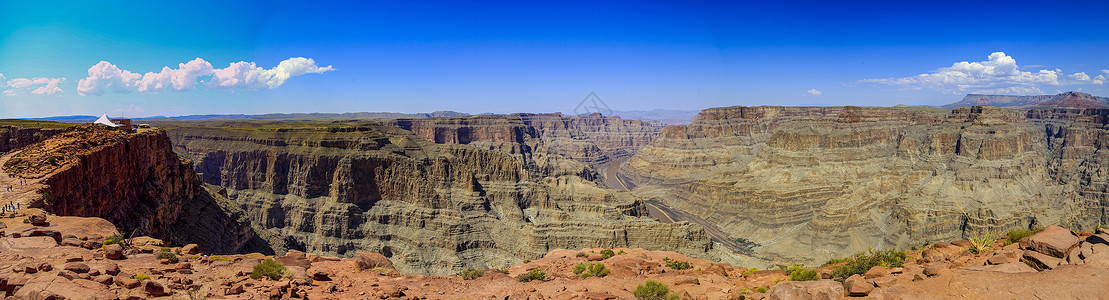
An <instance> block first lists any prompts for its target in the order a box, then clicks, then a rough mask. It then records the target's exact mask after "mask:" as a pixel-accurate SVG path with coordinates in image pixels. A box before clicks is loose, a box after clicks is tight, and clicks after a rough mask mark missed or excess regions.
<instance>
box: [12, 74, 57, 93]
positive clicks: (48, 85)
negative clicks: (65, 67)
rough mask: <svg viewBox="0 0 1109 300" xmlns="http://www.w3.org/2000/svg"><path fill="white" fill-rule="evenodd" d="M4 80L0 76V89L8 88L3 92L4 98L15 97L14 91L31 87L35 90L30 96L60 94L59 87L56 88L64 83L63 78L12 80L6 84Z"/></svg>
mask: <svg viewBox="0 0 1109 300" xmlns="http://www.w3.org/2000/svg"><path fill="white" fill-rule="evenodd" d="M4 79H5V78H4V75H3V74H0V87H5V86H6V87H7V88H9V89H7V90H4V95H5V96H15V95H17V93H16V90H19V89H25V88H31V87H35V89H34V90H33V91H31V94H35V95H54V94H61V93H62V89H61V88H60V87H58V85H59V84H61V83H62V82H63V81H65V78H46V77H37V78H12V79H10V80H8V81H7V82H4Z"/></svg>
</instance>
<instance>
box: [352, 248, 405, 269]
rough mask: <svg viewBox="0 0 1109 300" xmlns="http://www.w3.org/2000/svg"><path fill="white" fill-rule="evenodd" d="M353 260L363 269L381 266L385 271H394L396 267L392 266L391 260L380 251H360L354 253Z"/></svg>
mask: <svg viewBox="0 0 1109 300" xmlns="http://www.w3.org/2000/svg"><path fill="white" fill-rule="evenodd" d="M354 261H355V263H357V264H358V268H359V269H363V270H366V269H373V268H381V269H383V270H385V271H386V272H388V271H396V268H393V262H391V261H389V259H388V258H385V256H384V255H381V254H380V253H373V252H361V253H358V254H355V255H354Z"/></svg>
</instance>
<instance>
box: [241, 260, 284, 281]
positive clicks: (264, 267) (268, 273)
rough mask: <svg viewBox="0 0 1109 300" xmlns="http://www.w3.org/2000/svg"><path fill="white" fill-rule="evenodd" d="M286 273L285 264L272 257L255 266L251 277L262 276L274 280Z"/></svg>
mask: <svg viewBox="0 0 1109 300" xmlns="http://www.w3.org/2000/svg"><path fill="white" fill-rule="evenodd" d="M283 274H285V264H282V263H279V262H277V261H274V260H272V259H267V260H265V261H263V262H262V263H260V264H258V265H256V266H254V272H250V278H251V279H258V278H262V277H269V278H270V279H273V280H278V279H281V275H283Z"/></svg>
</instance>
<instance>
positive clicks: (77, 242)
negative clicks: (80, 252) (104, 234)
mask: <svg viewBox="0 0 1109 300" xmlns="http://www.w3.org/2000/svg"><path fill="white" fill-rule="evenodd" d="M58 244H59V245H62V246H69V247H82V246H84V245H85V241H82V240H81V239H78V238H73V237H71V238H64V239H62V242H61V243H58Z"/></svg>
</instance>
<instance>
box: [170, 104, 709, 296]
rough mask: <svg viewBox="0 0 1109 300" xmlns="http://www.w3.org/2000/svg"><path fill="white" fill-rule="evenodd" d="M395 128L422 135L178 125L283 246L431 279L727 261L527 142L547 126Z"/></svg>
mask: <svg viewBox="0 0 1109 300" xmlns="http://www.w3.org/2000/svg"><path fill="white" fill-rule="evenodd" d="M429 122H430V123H429ZM599 122H604V121H599ZM387 123H388V124H391V125H394V126H397V127H405V128H409V129H412V131H411V132H410V131H408V130H404V129H400V128H397V127H392V126H383V125H381V124H380V123H378V122H373V121H353V122H338V123H330V122H328V123H324V122H315V123H313V122H301V123H281V122H278V123H250V122H240V123H225V124H221V127H215V126H203V125H204V123H203V122H198V123H188V122H184V123H176V124H167V126H168V128H169V129H168V132H169V136H170V138H171V139H172V140H173V141H174V145H175V146H176V147H178V151H179V153H181V154H182V155H184V156H186V157H189V158H191V159H192V160H193V161H195V162H196V170H197V172H198V173H200V174H201V175H200V176H201V178H202V180H203V181H204V182H206V183H208V184H211V185H218V186H221V187H223V188H226V194H227V195H228V198H229V199H230V200H231V201H233V202H235V203H237V204H238V205H239V206H241V207H242V208H243V209H244V210H245V211H246V214H247V216H248V217H249V219H250V221H251V222H252V223H253V224H256V225H257V226H258V227H260V228H264V230H262V231H261V232H260V235H261V236H263V237H265V238H266V239H267V240H268V241H269V242H270V244H271V245H273V246H274V247H275V248H278V250H279V251H280V250H283V249H296V250H302V251H306V252H310V253H316V254H320V255H336V256H344V255H350V254H352V253H354V252H358V251H372V252H379V253H382V254H384V255H385V256H387V257H389V258H390V260H392V261H393V263H394V264H395V265H396V266H397V269H398V270H400V271H401V272H404V273H422V274H449V273H454V272H457V271H459V270H462V269H464V268H467V267H481V268H486V267H495V266H508V265H512V264H515V263H516V262H518V261H520V260H522V259H526V258H538V257H541V256H542V255H543V254H545V253H547V252H548V251H550V250H553V249H558V248H581V247H595V246H606V247H628V246H630V247H643V248H649V249H665V250H674V251H679V252H682V253H686V254H687V255H691V256H694V257H706V258H708V257H721V256H726V255H727V254H722V253H719V251H718V250H716V249H713V247H712V242H711V240H710V239H709V238H708V237H707V236H706V235H705V233H704V231H703V229H701V228H700V227H699V226H695V225H690V224H687V223H674V224H660V223H657V222H655V221H653V220H649V219H647V218H640V217H639V216H642V215H644V214H645V213H646V209H645V207H644V205H643V204H642V203H641V202H639V201H637V200H636V199H635V198H634V197H632V196H631V195H629V194H627V193H622V192H614V191H611V190H607V189H603V188H601V187H598V186H597V184H596V183H595V182H593V181H592V180H593V179H592V178H589V176H595V175H592V174H595V172H592V169H590V168H589V167H588V166H586V165H584V164H582V163H580V162H577V161H573V160H570V159H567V158H565V157H563V156H561V155H552V154H550V153H546V152H543V151H539V150H536V148H539V149H543V148H545V146H542V145H541V143H532V142H530V141H523V142H522V140H521V139H529V138H530V139H534V135H533V134H534V131H533V130H534V129H529V128H533V127H529V126H525V124H522V123H521V121H520V118H503V117H502V118H492V117H475V118H462V119H429V120H398V121H396V122H391V123H390V122H387ZM545 130H546V129H545ZM550 130H554V129H550ZM413 132H415V134H413ZM433 141H435V142H441V143H444V144H436V143H433ZM454 143H458V144H454ZM520 157H525V158H526V159H520Z"/></svg>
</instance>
